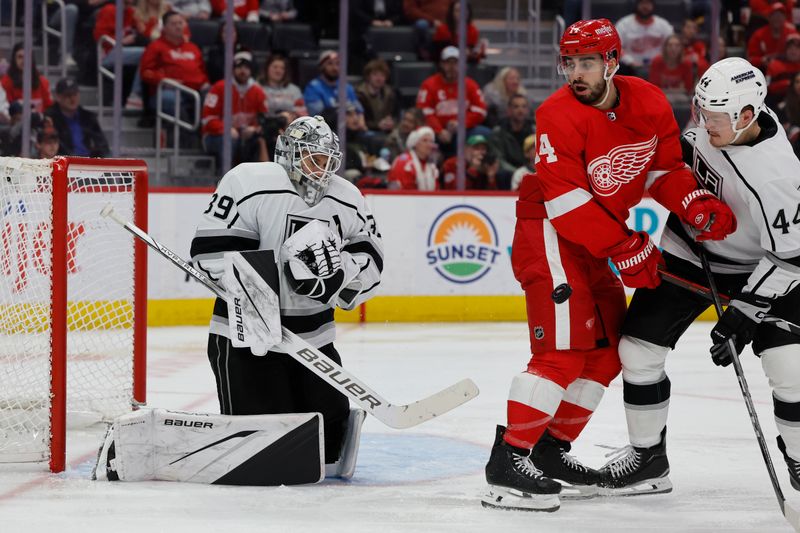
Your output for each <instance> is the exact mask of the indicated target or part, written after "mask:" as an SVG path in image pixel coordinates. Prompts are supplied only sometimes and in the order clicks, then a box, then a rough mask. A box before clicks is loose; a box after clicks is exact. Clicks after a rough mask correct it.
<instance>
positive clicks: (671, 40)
mask: <svg viewBox="0 0 800 533" xmlns="http://www.w3.org/2000/svg"><path fill="white" fill-rule="evenodd" d="M694 80H695V68H694V65H692V63H691V61H689V60H688V59H686V58H685V57H684V55H683V42H682V41H681V38H680V37H678V36H677V35H671V36H669V37H667V40H666V41H664V45H663V46H662V47H661V54H659V55H657V56H656V57H654V58H653V61H652V63H651V64H650V74H649V77H648V81H650V83H652V84H654V85H657V86H658V87H659V88H661V90H662V91H664V92H665V93H670V92H671V93H683V94H689V93H691V92H693V91H694Z"/></svg>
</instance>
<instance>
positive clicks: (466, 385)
mask: <svg viewBox="0 0 800 533" xmlns="http://www.w3.org/2000/svg"><path fill="white" fill-rule="evenodd" d="M100 214H101V215H102V216H104V217H109V218H111V219H112V220H114V221H115V222H116V223H118V224H119V225H121V226H122V227H124V228H125V229H126V230H127V231H129V232H130V233H131V234H133V235H134V236H135V237H136V238H138V239H141V240H142V241H144V242H145V243H146V244H147V245H148V246H150V247H151V248H152V249H153V250H155V251H157V252H158V253H159V254H161V256H163V257H165V258H166V259H169V260H170V262H172V264H173V265H175V266H177V267H178V268H180V269H181V270H183V271H184V272H186V273H187V274H189V275H190V276H192V277H193V278H195V279H196V280H197V281H199V282H200V283H202V284H203V285H205V286H206V288H208V289H209V290H210V291H211V292H213V293H214V294H215V295H217V296H218V297H219V298H221V299H223V300H225V301H226V302H227V299H228V294H227V293H226V292H225V290H224V289H223V288H222V287H220V286H219V285H217V284H216V283H214V281H212V280H211V279H209V278H208V277H207V276H206V275H205V274H203V273H202V272H200V271H198V270H197V269H196V268H194V267H193V266H192V265H191V264H189V263H187V262H186V261H184V260H183V259H182V258H181V257H180V256H178V255H177V254H176V253H175V252H173V251H172V250H170V249H169V248H167V247H166V246H164V245H163V244H161V243H159V242H157V241H156V240H155V239H153V238H152V237H151V236H150V235H148V234H147V233H146V232H144V231H142V230H141V229H140V228H139V227H137V226H136V225H134V224H133V223H131V222H128V221H126V220H124V219H122V218H121V217H120V216H119V215H117V214H116V213H115V212H114V208H113V207H112V206H111V205H107V206H106V207H104V208H103V210H102V211H101V212H100ZM281 329H282V333H283V340H282V341H281V343H280V344H279V345H278V346H279V348H280V350H281V351H284V352H286V353H287V354H288V355H289V356H290V357H292V358H293V359H295V360H296V361H298V362H299V363H300V364H302V365H303V366H305V367H306V368H307V369H309V370H311V371H312V372H314V373H315V374H316V375H317V376H319V377H320V378H322V379H323V380H324V381H325V382H326V383H328V384H329V385H330V386H332V387H333V388H335V389H336V390H338V391H339V392H341V393H342V394H344V395H345V397H347V398H349V399H350V400H353V401H354V402H355V403H356V404H358V406H360V407H361V408H363V409H364V410H365V411H367V412H368V413H369V414H371V415H372V416H374V417H375V418H377V419H378V420H380V421H381V422H383V423H384V424H386V425H387V426H389V427H391V428H395V429H406V428H410V427H413V426H416V425H418V424H421V423H423V422H425V421H427V420H430V419H431V418H434V417H437V416H439V415H442V414H444V413H446V412H448V411H450V410H452V409H455V408H456V407H458V406H459V405H461V404H463V403H466V402H468V401H469V400H471V399H472V398H474V397H476V396H477V395H478V392H479V391H478V386H477V385H476V384H475V382H473V381H472V380H471V379H464V380H462V381H459V382H458V383H456V384H455V385H452V386H450V387H448V388H446V389H444V390H442V391H439V392H437V393H436V394H433V395H431V396H429V397H427V398H424V399H422V400H419V401H417V402H414V403H410V404H408V405H393V404H390V403H389V402H387V401H386V399H384V398H383V397H382V396H380V395H379V394H378V393H376V392H375V391H373V390H372V389H371V388H370V387H369V386H367V385H366V384H365V383H364V382H363V381H361V380H360V379H358V378H357V377H355V376H354V375H352V374H351V373H350V372H348V371H347V370H345V369H344V368H342V366H341V365H339V364H337V363H336V362H335V361H333V360H331V358H330V357H328V356H327V355H325V354H324V353H322V352H320V351H319V350H318V349H316V348H314V347H313V346H311V345H310V344H308V343H307V342H306V341H304V340H303V339H302V338H300V337H299V336H298V335H296V334H294V333H292V332H291V331H289V330H288V329H286V328H285V327H282V328H281Z"/></svg>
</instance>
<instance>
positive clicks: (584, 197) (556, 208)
mask: <svg viewBox="0 0 800 533" xmlns="http://www.w3.org/2000/svg"><path fill="white" fill-rule="evenodd" d="M591 199H592V195H591V194H590V193H589V191H585V190H583V189H572V190H571V191H569V192H565V193H564V194H562V195H561V196H557V197H555V198H553V199H552V200H548V201H546V202H545V203H544V208H545V209H546V210H547V218H549V219H554V218H558V217H560V216H561V215H565V214H567V213H569V212H570V211H572V210H574V209H577V208H579V207H580V206H582V205H583V204H585V203H586V202H588V201H590V200H591Z"/></svg>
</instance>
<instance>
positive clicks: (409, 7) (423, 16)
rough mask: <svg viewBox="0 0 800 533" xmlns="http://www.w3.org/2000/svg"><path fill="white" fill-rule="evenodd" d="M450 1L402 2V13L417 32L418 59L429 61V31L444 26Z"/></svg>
mask: <svg viewBox="0 0 800 533" xmlns="http://www.w3.org/2000/svg"><path fill="white" fill-rule="evenodd" d="M449 6H450V0H403V13H405V16H406V19H408V21H409V22H411V23H412V24H413V25H414V28H415V29H416V31H417V42H418V43H419V56H420V59H424V60H426V61H427V60H429V59H431V57H433V56H431V50H430V46H431V34H430V29H431V28H433V27H434V26H436V24H444V22H445V18H446V17H447V9H448V7H449Z"/></svg>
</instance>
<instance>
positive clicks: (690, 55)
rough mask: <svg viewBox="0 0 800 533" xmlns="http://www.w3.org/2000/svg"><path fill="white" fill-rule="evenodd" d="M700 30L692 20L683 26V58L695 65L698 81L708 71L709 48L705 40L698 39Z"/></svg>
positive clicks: (685, 21)
mask: <svg viewBox="0 0 800 533" xmlns="http://www.w3.org/2000/svg"><path fill="white" fill-rule="evenodd" d="M698 29H699V28H698V26H697V22H696V21H695V20H694V19H691V18H689V19H686V20H684V21H683V25H682V26H681V41H683V57H684V58H686V59H688V60H689V61H691V62H692V64H693V65H694V68H695V70H696V74H695V78H696V79H699V78H700V77H701V76H702V75H703V73H704V72H705V71H706V70H708V46H707V45H706V42H705V41H704V40H702V39H698V38H697V32H698ZM723 57H725V56H723V55H720V59H721V58H723Z"/></svg>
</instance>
